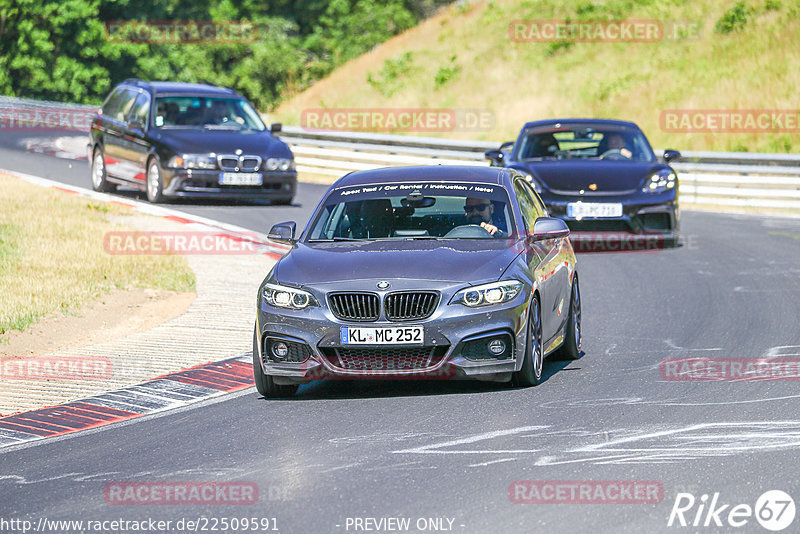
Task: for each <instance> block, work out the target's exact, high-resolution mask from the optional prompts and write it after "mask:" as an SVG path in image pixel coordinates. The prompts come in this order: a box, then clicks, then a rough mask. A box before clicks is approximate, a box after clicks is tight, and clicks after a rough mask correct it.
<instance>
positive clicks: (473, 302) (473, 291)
mask: <svg viewBox="0 0 800 534" xmlns="http://www.w3.org/2000/svg"><path fill="white" fill-rule="evenodd" d="M520 291H522V282H520V281H518V280H503V281H502V282H493V283H491V284H483V285H480V286H474V287H466V288H464V289H462V290H461V291H459V292H458V293H456V294H455V295H454V296H453V299H452V300H451V301H450V304H463V305H464V306H468V307H470V308H477V307H478V306H490V305H492V304H500V303H503V302H508V301H510V300H513V299H514V297H516V296H517V295H519V292H520Z"/></svg>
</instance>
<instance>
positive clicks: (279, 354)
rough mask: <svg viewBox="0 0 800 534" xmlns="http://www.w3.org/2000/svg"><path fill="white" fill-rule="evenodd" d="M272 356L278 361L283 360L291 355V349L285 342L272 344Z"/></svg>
mask: <svg viewBox="0 0 800 534" xmlns="http://www.w3.org/2000/svg"><path fill="white" fill-rule="evenodd" d="M272 354H273V356H275V357H276V358H277V359H279V360H283V359H284V358H286V355H287V354H289V347H287V346H286V343H284V342H283V341H275V342H273V343H272Z"/></svg>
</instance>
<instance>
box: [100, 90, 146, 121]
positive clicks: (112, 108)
mask: <svg viewBox="0 0 800 534" xmlns="http://www.w3.org/2000/svg"><path fill="white" fill-rule="evenodd" d="M137 94H138V93H136V92H134V91H131V90H130V89H122V88H121V89H117V91H115V93H114V94H113V95H111V97H110V98H109V99H108V100H107V101H106V103H105V105H104V106H103V115H104V116H106V117H108V118H109V119H112V120H115V121H119V122H123V121H125V117H127V116H128V113H129V112H130V110H131V107H132V106H133V102H134V101H135V100H136V95H137Z"/></svg>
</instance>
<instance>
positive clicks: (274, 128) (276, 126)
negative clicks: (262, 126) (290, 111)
mask: <svg viewBox="0 0 800 534" xmlns="http://www.w3.org/2000/svg"><path fill="white" fill-rule="evenodd" d="M281 130H283V124H281V123H280V122H273V123H272V124H270V125H269V133H278V132H280V131H281Z"/></svg>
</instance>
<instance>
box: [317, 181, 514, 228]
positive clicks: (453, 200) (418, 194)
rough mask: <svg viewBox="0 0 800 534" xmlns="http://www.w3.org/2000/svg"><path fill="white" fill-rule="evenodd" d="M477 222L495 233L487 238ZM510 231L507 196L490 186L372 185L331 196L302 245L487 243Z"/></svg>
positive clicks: (333, 193)
mask: <svg viewBox="0 0 800 534" xmlns="http://www.w3.org/2000/svg"><path fill="white" fill-rule="evenodd" d="M481 223H486V224H489V225H493V226H494V227H496V228H497V230H498V232H497V233H496V234H495V235H494V236H493V235H491V234H490V233H489V232H487V231H485V230H483V229H481V228H480V226H481ZM513 231H514V225H513V221H512V217H511V211H510V209H509V203H508V194H507V193H506V191H505V189H504V188H503V187H500V186H498V185H496V184H495V185H490V184H475V183H452V182H447V183H443V182H439V183H416V184H407V183H402V184H401V183H398V184H375V185H359V186H350V187H343V188H339V189H337V190H334V191H333V192H331V194H330V195H329V196H328V197H327V198H326V199H325V203H324V205H323V208H322V209H321V210H320V212H319V215H318V216H317V218H316V220H315V222H314V224H313V225H312V227H311V231H310V233H309V235H308V241H315V240H337V239H338V240H351V239H357V240H372V239H409V238H412V239H480V238H490V239H491V238H492V237H495V238H504V237H508V236H509V235H510V234H511V233H513Z"/></svg>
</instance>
